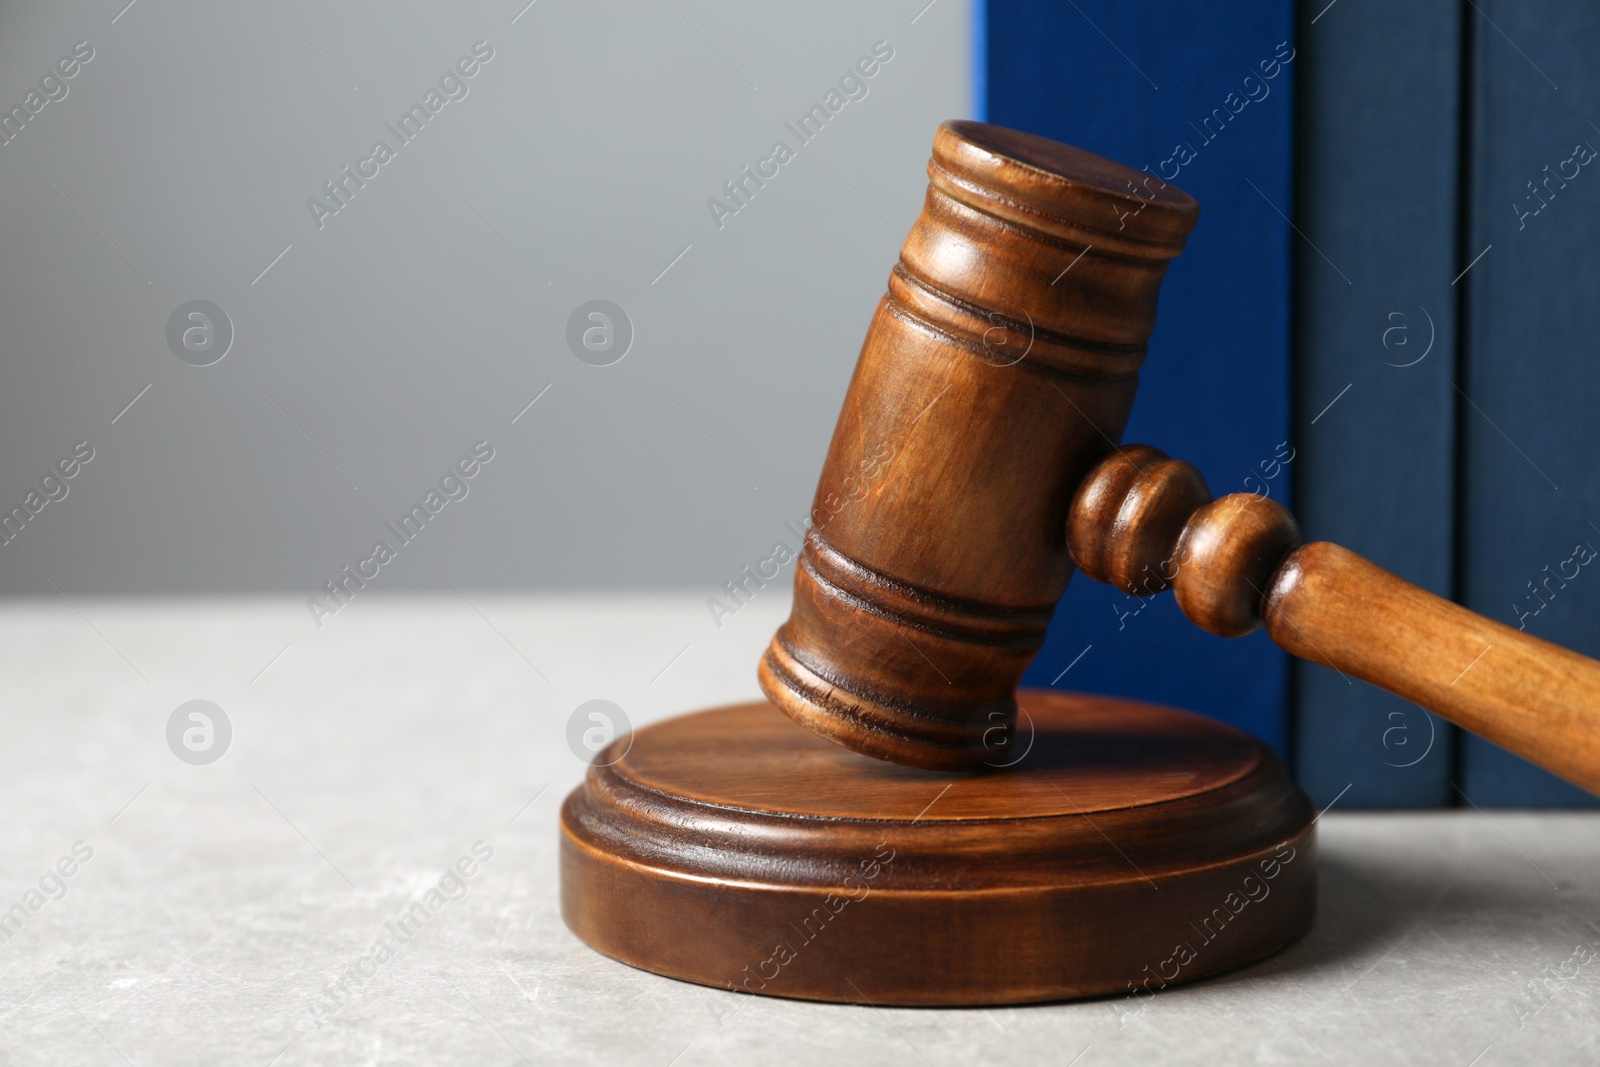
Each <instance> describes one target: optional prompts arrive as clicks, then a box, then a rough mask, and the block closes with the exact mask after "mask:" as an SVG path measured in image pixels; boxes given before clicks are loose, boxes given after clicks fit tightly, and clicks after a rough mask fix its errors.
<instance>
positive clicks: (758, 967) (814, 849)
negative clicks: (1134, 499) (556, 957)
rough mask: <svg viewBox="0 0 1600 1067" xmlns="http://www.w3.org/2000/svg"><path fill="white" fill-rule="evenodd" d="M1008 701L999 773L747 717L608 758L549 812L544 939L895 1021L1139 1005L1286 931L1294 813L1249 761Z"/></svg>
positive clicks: (1294, 860) (1074, 703) (1081, 712)
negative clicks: (1014, 730) (1014, 746)
mask: <svg viewBox="0 0 1600 1067" xmlns="http://www.w3.org/2000/svg"><path fill="white" fill-rule="evenodd" d="M1020 697H1021V699H1020V706H1021V713H1022V714H1021V724H1020V726H1019V730H1018V734H1019V741H1020V742H1021V743H1020V744H1019V748H1018V751H1017V755H1018V757H1019V758H1018V761H1017V763H1016V765H1015V766H1013V767H1011V768H1009V769H1007V770H1005V771H1003V772H984V773H975V774H969V775H959V776H951V775H947V774H937V773H932V772H928V771H925V770H920V769H916V768H909V767H896V766H890V765H886V764H884V763H881V762H878V761H874V760H869V759H864V758H862V757H861V756H859V755H857V754H855V753H852V752H849V751H847V750H845V749H844V748H842V747H839V746H837V745H833V744H830V743H829V742H827V741H825V740H823V739H822V738H820V737H818V736H817V735H815V734H813V733H811V732H809V731H807V730H803V729H801V728H799V727H798V726H796V725H795V724H794V723H792V722H790V721H789V720H787V719H785V718H783V717H782V716H780V715H779V714H777V713H776V711H775V710H774V709H773V708H772V706H771V705H769V704H765V703H760V704H747V705H741V706H738V707H732V708H721V709H716V710H712V711H705V712H700V713H698V714H694V715H687V716H683V717H681V718H677V719H672V720H669V721H667V722H663V723H659V724H657V725H654V726H651V727H648V728H645V729H643V730H640V731H639V732H638V733H637V734H635V735H634V736H633V737H632V738H631V742H630V741H626V740H622V739H619V741H618V742H616V743H615V744H614V747H613V748H612V749H610V750H607V751H606V752H602V753H601V754H600V755H599V756H598V757H597V762H596V764H595V765H594V766H592V767H591V768H590V770H589V773H588V777H587V778H586V780H585V782H584V784H583V785H582V786H581V787H580V788H579V789H578V790H576V791H575V792H574V793H573V794H572V795H571V796H569V797H568V798H567V801H566V804H565V805H564V806H563V808H562V816H561V823H562V858H561V884H562V913H563V915H564V917H565V918H566V921H567V924H568V926H570V927H571V929H572V930H573V931H574V932H575V933H576V934H577V935H578V936H579V937H580V938H582V939H583V940H584V941H585V942H587V943H588V944H589V945H590V946H592V947H594V948H595V949H597V950H599V951H601V952H603V953H605V954H606V955H609V956H612V957H613V958H616V959H619V960H621V961H623V962H624V963H628V964H631V965H633V966H636V967H642V968H645V969H647V970H651V971H655V972H658V973H661V974H666V975H670V976H672V977H676V978H682V979H686V980H688V981H693V982H700V983H703V984H706V985H713V986H721V987H724V988H733V989H739V990H744V991H747V992H752V993H762V994H767V995H775V996H788V997H801V998H805V999H813V1000H833V1001H847V1002H855V1003H862V1002H870V1003H875V1004H916V1005H934V1004H944V1005H958V1004H964V1005H976V1004H1002V1003H1021V1002H1031V1001H1046V1000H1058V999H1063V998H1071V997H1081V996H1093V995H1104V994H1114V993H1122V994H1127V993H1129V992H1136V993H1145V992H1153V991H1155V990H1156V989H1159V988H1161V987H1162V986H1164V985H1169V984H1176V983H1179V982H1186V981H1191V980H1193V979H1196V978H1200V977H1203V976H1205V975H1209V974H1215V973H1217V972H1219V971H1224V970H1228V969H1231V968H1233V967H1238V966H1240V965H1242V964H1244V963H1248V962H1251V961H1253V960H1256V959H1260V958H1262V957H1264V956H1266V955H1268V954H1270V953H1272V952H1274V951H1276V950H1277V949H1279V948H1282V947H1283V946H1285V945H1287V944H1289V943H1291V942H1292V941H1294V940H1295V939H1296V938H1298V937H1299V936H1300V935H1301V934H1303V933H1304V932H1305V930H1306V929H1308V928H1309V926H1310V923H1311V919H1312V914H1313V911H1314V895H1315V844H1314V830H1313V822H1312V811H1311V808H1310V805H1309V803H1308V802H1307V801H1306V799H1305V797H1304V796H1303V795H1302V794H1301V793H1300V792H1299V791H1298V790H1296V789H1295V788H1294V787H1293V786H1292V785H1291V784H1290V782H1289V780H1288V777H1287V774H1286V772H1285V771H1284V768H1283V766H1282V764H1281V763H1280V762H1279V761H1278V759H1277V757H1276V756H1275V755H1273V754H1272V752H1271V751H1270V750H1269V749H1267V748H1266V746H1264V745H1262V744H1261V743H1260V742H1259V741H1256V740H1255V739H1253V738H1251V737H1248V736H1247V735H1245V734H1242V733H1240V732H1238V731H1236V730H1234V729H1232V728H1231V727H1228V726H1224V725H1222V724H1220V723H1217V722H1215V721H1213V720H1210V719H1206V718H1203V717H1201V716H1198V715H1192V714H1189V713H1187V712H1181V711H1176V710H1173V709H1170V708H1162V707H1158V706H1155V705H1149V704H1140V703H1135V702H1132V701H1123V700H1115V699H1112V698H1106V697H1092V696H1068V695H1065V694H1059V693H1045V692H1036V691H1028V690H1024V691H1023V692H1022V693H1021V694H1020ZM624 750H625V752H626V754H625V755H621V758H620V759H618V758H617V756H618V754H619V753H621V752H623V751H624ZM611 760H615V762H614V763H611V765H609V766H606V765H605V764H606V763H607V762H608V761H611Z"/></svg>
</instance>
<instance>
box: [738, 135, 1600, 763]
mask: <svg viewBox="0 0 1600 1067" xmlns="http://www.w3.org/2000/svg"><path fill="white" fill-rule="evenodd" d="M928 174H929V178H930V185H929V188H928V193H927V199H926V201H925V203H924V207H923V211H922V214H921V216H920V217H919V218H918V220H917V223H916V225H915V226H914V227H913V229H912V231H911V233H910V235H909V236H908V238H907V239H906V243H905V246H904V248H903V249H902V251H901V258H900V262H899V264H898V265H897V266H896V267H895V268H894V271H893V272H892V274H891V276H890V279H889V291H888V293H887V294H886V295H885V296H884V298H883V300H882V301H881V302H880V304H879V306H878V310H877V312H876V314H875V315H874V318H873V320H872V324H871V326H870V328H869V330H868V333H867V338H866V342H865V344H864V346H863V348H862V352H861V358H860V361H859V363H858V364H857V367H856V371H855V375H854V378H853V379H852V381H851V384H850V389H849V392H848V394H847V395H846V398H845V402H844V408H843V411H842V412H841V414H840V416H839V422H838V426H837V428H836V430H835V433H834V437H833V442H832V445H831V446H830V449H829V452H828V457H827V461H826V464H825V466H824V468H823V473H822V479H821V482H820V484H819V486H818V489H817V495H816V502H815V505H814V508H813V512H812V528H811V530H810V531H809V532H808V534H807V538H806V543H805V547H804V549H803V551H802V553H801V557H800V560H799V564H798V566H797V567H796V573H795V603H794V609H793V613H792V615H791V617H790V619H789V621H788V622H787V623H785V624H784V626H783V627H782V628H780V629H779V631H778V633H777V634H776V635H775V636H774V638H773V640H772V643H771V645H770V647H769V648H768V650H767V653H766V655H765V656H764V657H763V659H762V662H761V666H760V680H761V685H762V689H763V690H764V691H765V693H766V695H767V696H768V698H769V699H770V700H771V701H772V702H773V703H774V704H775V705H777V706H778V707H779V708H780V709H782V710H783V711H784V712H786V713H787V714H788V715H790V716H791V717H792V718H794V719H796V720H798V721H799V722H801V723H802V724H804V725H806V726H808V727H810V728H811V729H813V730H815V731H816V732H818V733H820V734H822V735H823V736H825V737H828V738H830V739H831V740H833V741H836V742H838V743H839V744H842V745H845V746H847V747H849V748H853V749H855V750H857V751H859V752H862V753H865V754H867V755H870V756H875V757H878V758H880V759H886V760H892V761H894V762H896V763H903V764H908V765H911V766H917V767H926V768H933V769H943V770H959V769H970V768H977V767H981V766H984V765H986V764H987V765H991V766H1003V765H1005V764H1006V763H1007V762H1009V760H1010V758H1011V757H1010V756H1009V755H1008V753H1009V752H1010V751H1011V749H1012V747H1013V735H1014V731H1015V720H1016V699H1015V693H1016V687H1017V684H1018V682H1019V681H1020V680H1021V677H1022V674H1023V671H1024V670H1025V669H1026V668H1027V666H1028V664H1029V663H1030V662H1031V661H1032V659H1033V658H1034V656H1035V654H1036V653H1037V652H1038V650H1039V647H1040V645H1041V644H1042V642H1043V639H1044V633H1045V628H1046V626H1047V625H1048V623H1049V621H1050V617H1051V614H1052V612H1053V610H1054V607H1055V604H1056V601H1057V600H1058V599H1059V598H1060V597H1061V595H1062V593H1063V592H1064V591H1065V590H1066V586H1067V582H1068V579H1069V578H1070V577H1071V574H1072V570H1073V566H1074V564H1076V566H1077V568H1078V569H1080V570H1082V571H1083V572H1084V573H1085V574H1087V575H1089V576H1090V577H1091V578H1094V579H1096V580H1099V581H1103V582H1109V583H1111V584H1113V585H1116V586H1117V587H1118V588H1120V589H1122V590H1123V591H1125V592H1127V593H1130V594H1132V595H1135V596H1144V595H1150V594H1154V593H1158V592H1161V591H1163V590H1165V589H1168V588H1171V589H1172V590H1174V592H1175V595H1176V597H1177V601H1178V604H1179V607H1180V608H1181V609H1182V610H1183V612H1184V614H1185V615H1187V616H1188V617H1189V619H1190V620H1192V621H1193V622H1194V623H1196V624H1197V625H1199V626H1200V627H1201V628H1203V629H1205V630H1207V631H1209V632H1211V633H1214V634H1219V635H1221V636H1224V637H1237V636H1240V635H1243V634H1246V633H1249V632H1251V631H1252V630H1254V629H1256V628H1257V627H1259V626H1261V625H1262V624H1263V623H1265V625H1266V628H1267V632H1268V634H1269V635H1270V636H1271V637H1272V639H1273V640H1274V641H1276V642H1277V643H1278V644H1279V645H1281V646H1282V647H1283V648H1285V649H1287V650H1288V651H1290V652H1292V653H1294V654H1295V655H1297V656H1300V657H1302V658H1305V659H1308V660H1311V661H1312V662H1315V663H1320V664H1322V665H1324V666H1326V667H1330V668H1332V669H1334V670H1336V671H1339V672H1340V673H1342V674H1344V675H1346V676H1349V677H1355V678H1361V679H1363V680H1365V681H1368V682H1371V683H1373V684H1375V685H1378V686H1381V687H1383V688H1385V689H1388V690H1390V691H1392V692H1394V693H1397V694H1399V695H1400V696H1402V697H1405V698H1406V699H1408V700H1412V701H1414V702H1416V703H1417V704H1419V705H1421V706H1422V707H1424V708H1427V709H1429V710H1430V711H1434V712H1436V713H1438V714H1439V715H1441V716H1443V717H1444V718H1446V719H1449V720H1450V721H1451V722H1454V723H1456V724H1457V725H1459V726H1462V727H1465V728H1466V729H1469V730H1471V731H1473V732H1474V733H1477V734H1479V735H1481V736H1483V737H1486V738H1488V739H1489V740H1491V741H1494V742H1495V743H1497V744H1499V745H1501V746H1503V747H1505V748H1507V749H1509V750H1510V751H1512V752H1514V753H1516V754H1518V755H1520V756H1523V757H1525V758H1527V759H1529V760H1532V761H1533V762H1534V763H1537V764H1539V765H1540V766H1542V767H1545V768H1547V769H1548V770H1550V771H1553V772H1554V773H1556V774H1558V775H1560V776H1561V777H1563V778H1566V779H1567V780H1569V781H1571V782H1573V783H1575V784H1577V785H1579V786H1581V787H1583V788H1585V789H1587V790H1589V791H1590V792H1595V793H1600V663H1596V662H1595V661H1594V660H1591V659H1588V658H1586V657H1584V656H1581V655H1578V654H1577V653H1574V652H1571V651H1568V650H1566V649H1563V648H1560V647H1558V646H1556V645H1553V644H1550V643H1549V642H1546V641H1542V640H1539V639H1538V638H1535V637H1531V636H1529V635H1528V634H1526V633H1522V632H1519V631H1517V630H1513V629H1511V628H1510V627H1508V626H1504V625H1501V624H1499V623H1495V622H1491V621H1490V620H1488V619H1485V618H1483V617H1482V616H1479V615H1476V614H1474V613H1472V612H1470V611H1467V610H1466V609H1464V608H1461V607H1459V606H1457V605H1455V604H1452V603H1450V602H1448V601H1446V600H1443V599H1440V598H1439V597H1436V596H1433V595H1432V594H1429V593H1427V592H1424V591H1423V590H1421V589H1419V588H1417V587H1416V586H1414V585H1411V584H1410V583H1408V582H1405V581H1403V580H1401V579H1400V578H1398V577H1396V576H1395V575H1393V574H1390V573H1389V572H1388V571H1385V570H1383V569H1382V568H1380V567H1378V566H1376V565H1374V564H1373V563H1370V562H1368V561H1367V560H1365V559H1363V558H1362V557H1360V556H1358V555H1356V554H1355V553H1353V552H1350V551H1348V550H1346V549H1344V548H1341V547H1339V546H1338V545H1334V544H1329V543H1326V542H1318V543H1312V544H1302V542H1301V537H1300V531H1299V527H1298V526H1297V524H1296V523H1295V521H1294V518H1293V516H1291V515H1290V514H1289V513H1288V512H1287V511H1286V510H1284V509H1283V508H1282V507H1281V506H1279V505H1278V504H1276V503H1274V502H1272V501H1270V500H1267V499H1265V498H1261V497H1258V496H1255V495H1252V494H1244V493H1236V494H1233V495H1230V496H1225V497H1223V498H1221V499H1219V500H1212V499H1211V495H1210V492H1209V491H1208V490H1207V488H1206V485H1205V482H1204V480H1203V479H1202V478H1201V476H1200V474H1199V472H1198V471H1197V470H1196V469H1195V468H1194V467H1192V466H1190V465H1189V464H1186V463H1182V462H1179V461H1176V460H1172V459H1169V458H1167V457H1166V456H1165V455H1164V454H1163V453H1161V452H1159V451H1158V450H1156V449H1154V448H1150V447H1147V446H1142V445H1134V446H1126V447H1122V446H1119V445H1118V442H1119V441H1120V439H1121V436H1122V431H1123V428H1124V426H1125V424H1126V422H1127V417H1128V414H1129V411H1130V409H1131V407H1132V404H1133V398H1134V392H1135V390H1136V388H1137V384H1138V370H1139V366H1140V364H1141V363H1142V361H1143V358H1144V354H1145V345H1146V342H1147V341H1148V339H1149V336H1150V332H1151V330H1152V329H1153V327H1154V324H1155V314H1156V303H1157V296H1158V292H1159V289H1160V284H1161V280H1162V278H1163V277H1164V275H1165V273H1166V269H1167V265H1168V263H1169V262H1170V261H1171V260H1172V259H1173V258H1174V257H1175V256H1177V255H1178V253H1179V252H1181V251H1182V249H1183V246H1184V242H1185V240H1186V238H1187V236H1188V234H1189V231H1190V230H1191V229H1192V228H1193V226H1194V224H1195V222H1196V221H1197V219H1198V218H1199V205H1198V204H1196V203H1195V201H1194V200H1193V199H1192V198H1191V197H1189V196H1188V195H1187V194H1185V193H1183V192H1182V191H1180V190H1178V189H1177V188H1176V187H1175V186H1172V185H1170V184H1167V183H1164V182H1162V181H1161V180H1160V179H1158V178H1155V177H1154V176H1152V175H1149V174H1147V173H1143V172H1140V171H1134V170H1131V169H1129V168H1126V167H1122V166H1120V165H1118V164H1115V163H1111V162H1109V161H1107V160H1104V159H1101V158H1099V157H1097V156H1094V155H1091V154H1090V153H1087V152H1083V151H1080V150H1078V149H1075V148H1071V147H1068V146H1066V145H1062V144H1057V143H1055V142H1052V141H1048V140H1045V139H1043V138H1038V137H1033V136H1030V135H1026V134H1021V133H1016V132H1014V131H1009V130H1003V129H1000V128H998V127H993V126H987V125H984V124H981V123H973V122H950V123H946V124H944V125H943V126H942V127H940V129H939V132H938V134H937V135H936V137H935V140H934V149H933V158H932V160H931V161H930V162H929V165H928Z"/></svg>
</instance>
